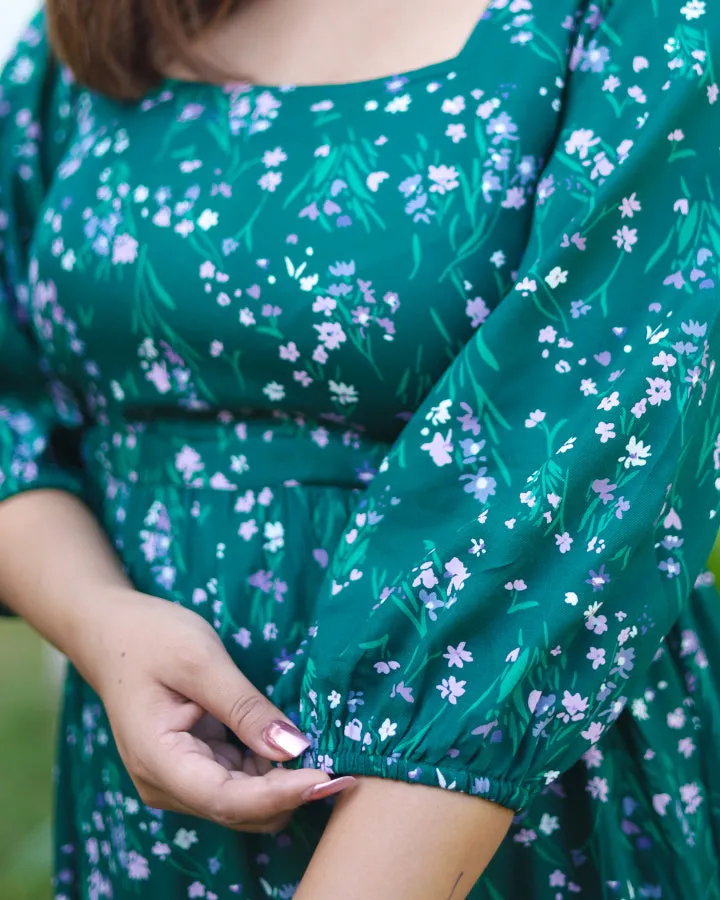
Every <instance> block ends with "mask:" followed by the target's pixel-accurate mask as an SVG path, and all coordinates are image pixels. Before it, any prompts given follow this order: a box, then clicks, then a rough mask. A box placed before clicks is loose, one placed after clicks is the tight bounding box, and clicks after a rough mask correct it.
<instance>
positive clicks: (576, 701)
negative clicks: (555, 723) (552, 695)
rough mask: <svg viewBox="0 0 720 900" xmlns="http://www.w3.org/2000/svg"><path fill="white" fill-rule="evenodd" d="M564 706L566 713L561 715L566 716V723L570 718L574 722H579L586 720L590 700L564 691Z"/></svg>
mask: <svg viewBox="0 0 720 900" xmlns="http://www.w3.org/2000/svg"><path fill="white" fill-rule="evenodd" d="M562 705H563V707H564V709H565V713H561V717H562V716H563V715H564V716H565V721H568V718H569V719H571V720H572V721H573V722H579V721H581V720H582V719H584V718H585V712H586V710H587V708H588V698H587V697H583V696H581V695H580V694H571V693H570V691H564V693H563V699H562Z"/></svg>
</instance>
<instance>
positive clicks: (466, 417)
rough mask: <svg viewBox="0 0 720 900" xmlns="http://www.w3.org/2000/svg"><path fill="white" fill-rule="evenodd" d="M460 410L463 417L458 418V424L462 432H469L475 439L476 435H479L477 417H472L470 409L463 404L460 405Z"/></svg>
mask: <svg viewBox="0 0 720 900" xmlns="http://www.w3.org/2000/svg"><path fill="white" fill-rule="evenodd" d="M460 409H462V411H463V415H462V416H458V422H459V423H460V425H461V426H462V430H463V431H469V432H470V433H471V434H472V435H474V436H475V437H477V435H479V434H480V423H479V422H478V419H477V416H475V415H474V413H473V411H472V409H471V408H470V407H469V406H468V405H467V403H465V402H462V403H461V404H460Z"/></svg>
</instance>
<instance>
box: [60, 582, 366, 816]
mask: <svg viewBox="0 0 720 900" xmlns="http://www.w3.org/2000/svg"><path fill="white" fill-rule="evenodd" d="M100 600H101V601H102V602H98V603H97V606H96V608H97V610H98V614H97V616H95V617H93V619H94V621H91V622H89V623H88V622H87V620H86V624H87V627H85V628H83V629H82V633H81V634H80V635H78V637H77V641H76V642H75V646H74V647H73V648H71V658H73V661H74V662H75V663H76V664H77V665H78V668H79V669H80V670H81V672H82V674H83V675H84V676H85V677H86V678H87V680H88V681H89V682H90V684H92V685H93V687H94V688H95V689H96V690H97V692H98V693H99V695H100V696H101V697H102V700H103V702H104V704H105V708H106V710H107V713H108V717H109V719H110V724H111V726H112V730H113V733H114V735H115V739H116V742H117V746H118V749H119V751H120V755H121V757H122V759H123V762H124V763H125V766H126V768H127V770H128V772H129V774H130V777H131V778H132V780H133V783H134V784H135V787H136V788H137V790H138V793H139V794H140V797H141V798H142V800H143V802H144V803H146V804H147V805H148V806H151V807H154V808H160V809H166V810H173V811H176V812H182V813H188V814H190V815H194V816H199V817H201V818H204V819H210V820H211V821H213V822H217V823H219V824H220V825H223V826H225V827H227V828H234V829H237V830H240V831H254V832H274V831H278V830H280V829H281V828H282V827H283V826H284V825H285V824H286V823H287V821H288V819H289V818H290V815H291V813H292V811H293V810H294V809H295V808H296V807H298V806H300V805H301V804H302V803H305V802H307V801H308V800H316V799H321V798H322V797H326V796H329V795H330V794H334V793H337V792H338V791H340V790H342V789H344V788H346V787H349V786H351V785H352V784H353V783H354V779H352V778H339V779H336V780H335V781H330V779H329V777H328V776H327V775H326V774H324V773H323V772H319V771H312V770H299V771H294V770H288V769H283V768H277V767H275V766H273V765H272V762H271V761H276V762H281V761H285V760H289V759H291V758H293V757H295V756H299V755H300V753H302V752H303V751H304V750H305V748H306V747H307V740H306V739H305V737H304V736H303V735H302V734H301V732H300V731H298V730H297V729H296V728H295V727H294V726H293V725H292V723H290V722H289V721H288V720H287V719H286V718H285V716H283V715H282V714H281V713H280V712H279V711H278V710H277V709H276V708H275V707H274V706H273V705H272V704H271V703H270V701H269V700H268V699H267V698H266V697H265V696H264V695H263V694H262V693H261V692H260V691H258V690H257V689H256V688H255V687H253V685H252V684H250V682H249V681H248V680H247V679H246V678H245V677H244V676H243V675H242V673H241V672H240V671H239V670H238V668H237V667H236V666H235V664H234V663H233V661H232V659H231V658H230V656H229V655H228V653H227V651H226V650H225V648H224V647H223V644H222V642H221V641H220V639H219V638H218V636H217V634H216V633H215V631H214V630H213V629H212V628H211V627H210V625H208V624H207V623H206V622H205V620H204V619H202V618H200V616H198V615H196V614H195V613H194V612H192V611H190V610H188V609H184V608H183V607H180V606H177V605H175V604H172V603H168V602H166V601H163V600H158V599H156V598H154V597H149V596H146V595H144V594H140V593H137V592H134V591H132V590H120V591H117V590H114V591H111V592H109V595H108V596H105V597H103V598H100ZM225 726H227V727H228V728H229V729H230V730H231V731H232V732H233V733H234V734H235V735H237V737H238V738H240V740H241V741H242V742H243V743H244V744H245V745H246V746H247V747H248V748H249V751H248V752H240V751H239V750H238V749H237V747H236V746H234V745H232V744H230V743H228V741H227V734H226V730H225Z"/></svg>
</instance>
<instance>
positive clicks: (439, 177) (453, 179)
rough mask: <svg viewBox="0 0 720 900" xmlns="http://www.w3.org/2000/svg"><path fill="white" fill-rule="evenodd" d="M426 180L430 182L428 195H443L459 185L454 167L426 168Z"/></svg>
mask: <svg viewBox="0 0 720 900" xmlns="http://www.w3.org/2000/svg"><path fill="white" fill-rule="evenodd" d="M428 178H429V179H430V181H431V182H432V184H431V185H430V193H433V192H437V193H438V194H445V193H446V192H447V191H453V190H455V188H456V187H458V186H459V184H460V182H459V180H458V171H457V169H456V168H455V166H445V165H442V166H428Z"/></svg>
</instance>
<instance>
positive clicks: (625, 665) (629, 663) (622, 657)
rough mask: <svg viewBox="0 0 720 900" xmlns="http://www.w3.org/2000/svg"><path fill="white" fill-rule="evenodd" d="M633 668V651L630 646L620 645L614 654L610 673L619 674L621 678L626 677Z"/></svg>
mask: <svg viewBox="0 0 720 900" xmlns="http://www.w3.org/2000/svg"><path fill="white" fill-rule="evenodd" d="M634 668H635V651H634V650H633V649H632V647H622V648H621V649H620V650H618V652H617V653H616V654H615V666H614V668H612V669H610V674H611V675H619V676H620V677H621V678H627V677H628V675H629V673H630V672H632V670H633V669H634Z"/></svg>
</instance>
